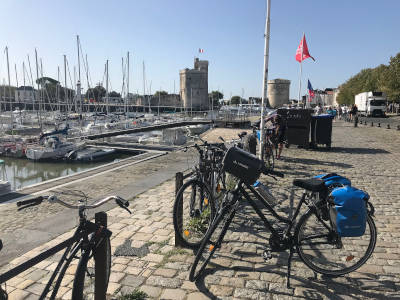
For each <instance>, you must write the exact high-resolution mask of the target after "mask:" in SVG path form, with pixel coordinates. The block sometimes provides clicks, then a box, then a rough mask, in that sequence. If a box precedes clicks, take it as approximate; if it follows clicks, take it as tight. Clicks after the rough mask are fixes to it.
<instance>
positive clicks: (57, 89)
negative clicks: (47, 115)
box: [56, 66, 61, 112]
mask: <svg viewBox="0 0 400 300" xmlns="http://www.w3.org/2000/svg"><path fill="white" fill-rule="evenodd" d="M57 81H58V82H57V86H56V94H57V104H58V111H59V112H61V109H60V66H57Z"/></svg>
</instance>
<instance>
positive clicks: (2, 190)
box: [0, 159, 11, 195]
mask: <svg viewBox="0 0 400 300" xmlns="http://www.w3.org/2000/svg"><path fill="white" fill-rule="evenodd" d="M0 169H1V177H0V195H4V194H8V193H9V192H11V184H10V182H9V181H8V180H7V173H6V166H5V164H4V160H2V159H0Z"/></svg>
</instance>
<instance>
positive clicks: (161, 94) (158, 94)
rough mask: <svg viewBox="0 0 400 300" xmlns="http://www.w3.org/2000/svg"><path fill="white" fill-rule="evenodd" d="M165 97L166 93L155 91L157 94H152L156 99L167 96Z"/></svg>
mask: <svg viewBox="0 0 400 300" xmlns="http://www.w3.org/2000/svg"><path fill="white" fill-rule="evenodd" d="M167 95H168V92H166V91H157V92H156V93H155V94H154V97H158V96H161V97H163V96H167Z"/></svg>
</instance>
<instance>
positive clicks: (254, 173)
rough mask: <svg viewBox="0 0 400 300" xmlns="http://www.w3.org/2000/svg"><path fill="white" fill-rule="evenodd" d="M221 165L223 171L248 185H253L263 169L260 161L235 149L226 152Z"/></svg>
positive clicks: (247, 153) (245, 152)
mask: <svg viewBox="0 0 400 300" xmlns="http://www.w3.org/2000/svg"><path fill="white" fill-rule="evenodd" d="M222 163H223V171H225V172H227V173H230V174H232V175H233V176H235V177H237V178H239V179H240V180H242V181H243V182H245V183H248V184H253V183H254V182H255V181H256V180H257V179H258V177H260V174H261V172H262V170H263V167H264V163H263V161H262V160H260V159H258V158H257V157H256V156H255V155H253V154H251V153H249V152H247V151H244V150H242V149H239V148H237V147H232V148H230V149H229V150H228V151H227V152H226V154H225V157H224V160H223V161H222Z"/></svg>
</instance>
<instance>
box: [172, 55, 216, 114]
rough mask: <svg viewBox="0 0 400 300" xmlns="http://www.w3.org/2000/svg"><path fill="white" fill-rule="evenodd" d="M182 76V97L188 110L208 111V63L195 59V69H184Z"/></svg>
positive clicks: (180, 73) (181, 72)
mask: <svg viewBox="0 0 400 300" xmlns="http://www.w3.org/2000/svg"><path fill="white" fill-rule="evenodd" d="M179 75H180V96H181V100H182V101H183V106H184V108H185V109H186V110H197V111H198V110H208V109H209V101H208V61H207V60H199V59H198V58H197V57H196V58H195V59H194V68H193V69H188V68H186V69H184V70H181V71H180V72H179Z"/></svg>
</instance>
